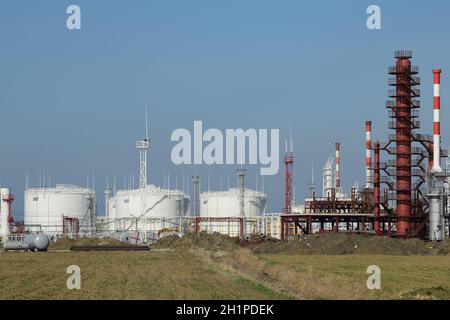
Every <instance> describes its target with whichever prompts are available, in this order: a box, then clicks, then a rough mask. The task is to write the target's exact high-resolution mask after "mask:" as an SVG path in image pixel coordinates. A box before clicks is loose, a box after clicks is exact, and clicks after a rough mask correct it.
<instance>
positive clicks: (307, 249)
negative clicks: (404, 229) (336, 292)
mask: <svg viewBox="0 0 450 320" xmlns="http://www.w3.org/2000/svg"><path fill="white" fill-rule="evenodd" d="M253 252H255V253H269V254H276V253H298V254H318V255H341V254H361V255H363V254H386V255H430V254H433V255H434V254H436V255H448V254H450V242H449V241H446V242H442V243H437V244H431V243H427V242H424V241H422V240H419V239H406V240H405V239H395V238H391V237H374V236H362V235H356V234H344V233H327V234H314V235H304V236H300V237H298V238H296V239H292V240H288V241H266V242H264V243H261V244H259V245H258V246H256V247H255V248H253Z"/></svg>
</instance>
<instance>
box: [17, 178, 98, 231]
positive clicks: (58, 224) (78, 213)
mask: <svg viewBox="0 0 450 320" xmlns="http://www.w3.org/2000/svg"><path fill="white" fill-rule="evenodd" d="M95 208H96V205H95V191H94V190H92V189H89V188H82V187H78V186H74V185H64V184H60V185H57V186H56V187H55V188H32V189H27V190H25V230H26V231H34V232H39V231H42V232H45V233H47V234H49V235H60V234H63V233H64V232H63V225H64V222H63V219H64V218H66V220H67V218H68V219H72V221H76V223H77V228H76V229H78V231H82V229H83V228H88V227H89V226H90V219H91V218H94V217H95V214H96V212H95V211H96V209H95ZM73 230H74V229H73V228H72V230H71V231H72V232H73Z"/></svg>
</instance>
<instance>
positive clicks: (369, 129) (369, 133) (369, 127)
mask: <svg viewBox="0 0 450 320" xmlns="http://www.w3.org/2000/svg"><path fill="white" fill-rule="evenodd" d="M371 149H372V121H366V189H369V188H370V168H371V167H372V156H371V153H370V152H371V151H370V150H371Z"/></svg>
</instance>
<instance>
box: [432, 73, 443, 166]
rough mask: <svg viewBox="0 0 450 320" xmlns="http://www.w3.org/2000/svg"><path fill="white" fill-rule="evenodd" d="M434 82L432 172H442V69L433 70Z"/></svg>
mask: <svg viewBox="0 0 450 320" xmlns="http://www.w3.org/2000/svg"><path fill="white" fill-rule="evenodd" d="M433 83H434V101H433V112H434V115H433V121H434V123H433V168H432V169H431V171H432V172H441V171H442V168H441V148H440V146H441V141H440V140H441V123H440V114H439V113H440V109H441V96H440V92H439V89H440V85H441V70H440V69H435V70H433Z"/></svg>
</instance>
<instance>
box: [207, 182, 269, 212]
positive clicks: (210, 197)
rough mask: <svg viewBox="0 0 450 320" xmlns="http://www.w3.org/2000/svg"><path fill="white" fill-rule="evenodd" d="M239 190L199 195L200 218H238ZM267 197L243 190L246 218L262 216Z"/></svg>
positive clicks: (249, 190)
mask: <svg viewBox="0 0 450 320" xmlns="http://www.w3.org/2000/svg"><path fill="white" fill-rule="evenodd" d="M239 199H240V191H239V188H231V189H230V190H228V191H216V192H203V193H201V194H200V216H201V217H220V218H226V217H239ZM266 201H267V196H266V194H265V193H263V192H259V191H255V190H251V189H245V192H244V213H245V217H246V218H251V217H258V216H262V215H263V214H264V212H265V210H266Z"/></svg>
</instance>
